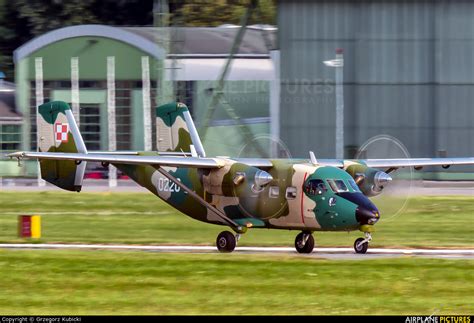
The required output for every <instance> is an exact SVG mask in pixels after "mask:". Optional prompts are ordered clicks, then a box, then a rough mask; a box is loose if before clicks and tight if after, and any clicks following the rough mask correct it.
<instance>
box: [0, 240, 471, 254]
mask: <svg viewBox="0 0 474 323" xmlns="http://www.w3.org/2000/svg"><path fill="white" fill-rule="evenodd" d="M0 248H6V249H121V250H156V251H201V252H203V251H204V252H206V251H216V250H217V248H216V247H214V246H149V245H148V246H136V245H103V244H36V243H11V244H10V243H5V244H0ZM236 251H253V252H281V253H288V252H291V253H296V251H295V249H294V248H290V247H237V248H236ZM313 253H354V250H353V249H352V248H315V249H314V252H313ZM367 253H370V254H400V255H403V254H419V255H423V254H425V255H473V256H474V249H385V248H372V249H369V250H368V251H367Z"/></svg>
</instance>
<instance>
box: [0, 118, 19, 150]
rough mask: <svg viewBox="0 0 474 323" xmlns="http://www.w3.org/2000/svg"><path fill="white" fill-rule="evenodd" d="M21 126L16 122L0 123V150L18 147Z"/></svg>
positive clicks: (17, 148)
mask: <svg viewBox="0 0 474 323" xmlns="http://www.w3.org/2000/svg"><path fill="white" fill-rule="evenodd" d="M20 145H21V126H20V125H17V124H0V151H2V152H10V151H16V150H19V149H20Z"/></svg>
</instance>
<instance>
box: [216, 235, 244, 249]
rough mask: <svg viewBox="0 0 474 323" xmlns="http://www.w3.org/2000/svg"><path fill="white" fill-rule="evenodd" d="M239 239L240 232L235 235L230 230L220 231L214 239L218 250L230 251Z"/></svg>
mask: <svg viewBox="0 0 474 323" xmlns="http://www.w3.org/2000/svg"><path fill="white" fill-rule="evenodd" d="M239 239H240V233H237V234H236V235H235V236H234V235H233V234H232V232H229V231H222V232H221V233H219V235H218V236H217V239H216V245H217V249H218V250H219V251H220V252H232V251H234V249H235V246H236V245H237V241H239Z"/></svg>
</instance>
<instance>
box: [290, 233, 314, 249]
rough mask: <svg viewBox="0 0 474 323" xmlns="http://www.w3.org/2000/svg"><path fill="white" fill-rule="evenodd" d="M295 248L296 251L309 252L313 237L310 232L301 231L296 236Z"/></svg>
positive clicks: (312, 244) (312, 245)
mask: <svg viewBox="0 0 474 323" xmlns="http://www.w3.org/2000/svg"><path fill="white" fill-rule="evenodd" d="M295 248H296V251H298V253H311V252H313V248H314V238H313V235H312V234H311V232H301V233H299V234H298V235H297V236H296V239H295Z"/></svg>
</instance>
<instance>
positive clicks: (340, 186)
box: [327, 179, 355, 193]
mask: <svg viewBox="0 0 474 323" xmlns="http://www.w3.org/2000/svg"><path fill="white" fill-rule="evenodd" d="M327 181H328V184H329V186H330V187H331V189H332V190H333V191H334V192H335V193H343V192H349V188H348V187H347V186H346V184H345V183H344V181H343V180H342V179H328V180H327ZM354 184H355V183H354Z"/></svg>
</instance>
